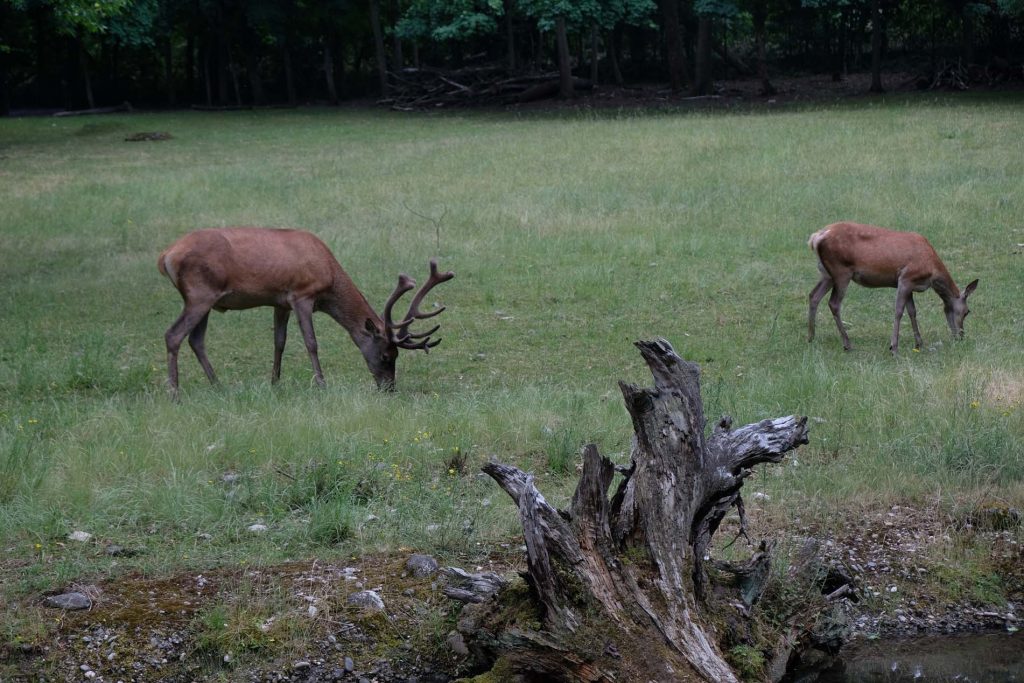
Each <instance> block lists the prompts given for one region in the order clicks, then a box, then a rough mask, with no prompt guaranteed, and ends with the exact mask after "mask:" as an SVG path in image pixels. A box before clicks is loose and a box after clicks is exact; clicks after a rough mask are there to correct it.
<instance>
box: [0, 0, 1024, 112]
mask: <svg viewBox="0 0 1024 683" xmlns="http://www.w3.org/2000/svg"><path fill="white" fill-rule="evenodd" d="M1022 53H1024V0H981V1H971V0H574V1H570V0H0V108H2V111H3V112H4V113H6V112H7V111H9V110H10V109H11V108H12V107H13V108H82V107H85V106H94V105H95V104H97V103H99V104H116V103H120V102H122V101H125V100H129V101H131V102H132V103H134V104H137V105H142V106H166V105H174V106H180V105H183V104H184V105H188V104H191V105H201V106H211V107H214V106H221V107H223V106H248V105H252V104H257V105H258V104H264V103H273V102H287V103H292V104H295V103H298V102H336V101H338V100H340V99H343V98H352V97H367V96H380V95H382V94H386V91H388V90H389V89H392V88H397V87H401V84H402V83H403V82H404V80H405V75H406V74H410V73H413V71H412V70H415V69H421V70H422V69H426V68H431V69H460V68H467V67H474V66H484V65H500V66H501V67H502V68H503V69H505V70H506V72H507V73H506V75H508V76H522V75H525V74H534V75H536V74H545V73H548V74H552V73H554V72H555V71H559V72H560V73H561V77H562V81H561V82H562V90H561V93H562V95H563V96H571V94H572V93H573V89H574V87H578V85H579V84H580V83H581V82H585V83H591V82H592V81H595V80H596V81H598V82H603V83H624V82H631V83H665V84H667V85H668V86H670V87H671V88H672V89H673V90H675V91H677V92H686V91H690V92H692V93H694V94H707V93H709V92H712V91H713V88H714V82H715V81H716V80H720V79H722V78H725V77H730V76H735V75H743V76H750V77H753V76H755V75H756V76H758V77H759V78H761V79H762V80H763V83H764V92H765V93H766V94H768V93H770V92H771V90H772V87H771V78H772V76H773V74H774V75H780V74H787V73H806V72H825V73H831V74H832V75H833V76H834V77H835V78H842V77H843V76H844V75H845V74H846V73H847V72H848V71H854V70H859V71H867V70H868V69H871V68H874V69H875V71H876V72H880V71H882V70H886V69H889V70H895V69H899V70H901V71H913V72H915V73H919V74H921V75H922V78H925V79H927V78H936V77H938V75H939V74H941V73H943V70H944V69H945V70H949V69H953V70H955V71H956V73H958V74H960V79H961V80H960V83H961V85H963V84H965V83H966V82H967V79H969V78H970V77H971V76H972V74H973V75H975V76H977V74H978V73H983V74H984V77H985V78H987V79H989V80H996V79H1000V78H1006V79H1010V78H1015V79H1022V78H1024V74H1022V72H1021V67H1020V62H1021V60H1022Z"/></svg>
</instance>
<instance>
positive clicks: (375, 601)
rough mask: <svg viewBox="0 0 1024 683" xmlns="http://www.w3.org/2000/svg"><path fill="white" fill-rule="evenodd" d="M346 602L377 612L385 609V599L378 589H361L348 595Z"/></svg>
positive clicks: (365, 610)
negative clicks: (378, 592)
mask: <svg viewBox="0 0 1024 683" xmlns="http://www.w3.org/2000/svg"><path fill="white" fill-rule="evenodd" d="M345 604H347V605H349V606H351V607H358V608H359V609H361V610H363V611H364V612H369V613H371V614H372V613H376V612H383V611H384V601H383V600H382V599H381V597H380V596H379V595H378V594H377V592H376V591H359V592H358V593H353V594H352V595H350V596H348V598H347V599H346V600H345Z"/></svg>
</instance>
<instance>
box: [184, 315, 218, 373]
mask: <svg viewBox="0 0 1024 683" xmlns="http://www.w3.org/2000/svg"><path fill="white" fill-rule="evenodd" d="M209 320H210V312H209V311H207V312H206V315H204V316H203V317H202V318H200V319H199V322H198V323H196V326H195V327H193V328H192V331H191V332H189V333H188V345H189V346H191V347H192V352H193V353H195V354H196V358H198V359H199V365H201V366H202V367H203V372H205V373H206V378H207V379H208V380H210V384H216V383H217V376H216V375H215V374H213V366H212V365H210V359H209V358H207V357H206V323H207V322H209Z"/></svg>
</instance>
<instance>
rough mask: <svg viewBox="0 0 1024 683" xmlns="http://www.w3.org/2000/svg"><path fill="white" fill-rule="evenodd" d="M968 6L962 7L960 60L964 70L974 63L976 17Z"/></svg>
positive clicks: (965, 4) (964, 4)
mask: <svg viewBox="0 0 1024 683" xmlns="http://www.w3.org/2000/svg"><path fill="white" fill-rule="evenodd" d="M968 4H969V3H966V2H965V3H963V5H961V7H960V60H961V62H962V63H963V66H964V68H966V67H967V66H968V65H969V64H973V63H974V17H973V16H971V10H970V9H969V8H968Z"/></svg>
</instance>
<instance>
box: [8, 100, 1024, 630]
mask: <svg viewBox="0 0 1024 683" xmlns="http://www.w3.org/2000/svg"><path fill="white" fill-rule="evenodd" d="M1021 104H1022V102H1021V98H1020V97H1019V96H1016V95H1014V96H1005V97H992V98H977V97H955V98H953V97H950V98H938V99H934V100H923V99H914V100H902V99H899V98H893V99H888V100H872V101H869V102H866V103H860V104H857V105H844V106H831V107H811V108H806V109H799V110H798V109H793V110H784V111H781V112H773V113H766V112H757V111H753V112H740V113H702V114H693V113H690V114H687V113H671V112H660V113H657V114H649V115H643V114H632V113H622V112H617V113H606V114H605V113H602V114H593V113H580V114H563V115H557V116H545V115H530V116H516V115H513V114H508V115H505V114H469V113H467V114H447V115H439V116H427V115H414V116H410V115H399V114H392V113H387V112H377V111H373V112H360V111H345V110H297V111H261V112H239V113H225V114H209V113H174V114H137V115H119V116H110V117H105V118H102V119H100V118H96V119H18V120H3V121H0V206H2V207H3V210H2V211H0V292H2V293H3V323H4V324H3V325H2V326H0V548H3V550H4V552H5V555H6V557H7V558H8V560H9V561H11V562H14V563H15V564H16V566H17V567H18V570H17V571H16V572H15V571H12V572H11V573H10V576H9V577H5V579H6V578H11V579H12V580H11V581H7V580H5V581H3V583H5V584H6V585H8V586H12V588H11V589H10V590H12V591H20V592H25V591H38V590H43V589H46V588H52V587H54V586H55V585H59V584H60V582H61V581H62V580H71V579H74V578H75V577H76V576H78V575H81V574H90V573H94V574H104V573H109V572H114V571H120V570H122V569H123V568H124V567H125V566H131V567H135V568H138V569H140V570H142V571H146V572H158V573H159V572H165V571H173V570H174V569H176V568H185V567H189V568H191V567H205V566H212V565H219V564H232V563H237V562H242V561H259V562H260V563H263V564H266V563H272V562H274V561H278V560H280V561H284V560H286V559H296V558H304V557H312V556H318V555H324V556H337V555H338V554H339V553H359V552H368V551H391V550H395V549H396V548H399V547H412V548H417V549H421V550H425V551H429V552H435V553H440V554H454V555H474V554H475V555H481V556H482V555H483V554H486V553H487V552H488V551H489V549H492V548H495V547H496V546H497V544H499V543H502V542H508V541H509V540H510V539H514V538H515V535H516V533H517V530H518V526H517V524H516V521H515V518H514V510H513V508H512V506H511V505H510V504H509V502H508V500H507V498H506V497H505V496H504V494H503V493H501V491H500V490H499V489H498V488H497V486H495V485H494V484H493V483H491V482H490V481H489V480H486V479H485V478H483V477H482V475H480V474H479V465H480V464H482V463H484V462H486V460H487V459H488V458H490V457H497V458H499V459H501V460H504V461H510V462H513V463H515V464H517V465H519V466H521V467H524V468H527V469H532V470H534V471H535V472H537V474H538V477H539V479H540V487H541V489H542V490H543V491H544V492H545V494H546V495H548V496H549V497H550V498H551V499H552V500H554V501H555V502H561V501H564V500H565V498H566V496H567V495H569V493H570V492H571V490H572V487H573V485H574V483H575V479H576V475H575V466H576V463H577V462H578V449H579V447H580V446H581V445H582V444H584V443H586V442H590V441H593V442H596V443H597V444H598V445H599V447H600V449H601V451H602V452H603V453H605V454H611V455H612V456H613V457H614V458H615V459H616V460H617V461H620V462H621V461H624V460H625V459H627V458H628V448H629V439H630V436H631V427H630V422H629V418H628V416H627V414H626V412H625V410H624V409H623V407H622V404H621V399H620V397H619V392H618V388H617V385H616V382H617V381H618V380H620V379H625V380H628V381H632V382H640V383H648V381H649V375H648V373H647V372H646V369H645V368H644V366H643V363H642V361H641V360H640V358H639V355H638V354H637V353H636V351H635V349H634V348H633V347H632V344H631V343H632V341H634V340H636V339H638V338H648V337H652V336H655V335H657V336H664V337H666V338H668V339H669V340H670V341H671V342H673V344H674V345H675V346H676V348H677V350H678V351H679V352H680V353H681V354H682V355H683V356H685V357H687V358H689V359H692V360H695V361H697V362H699V363H700V364H701V365H702V367H703V372H704V376H703V382H704V394H705V400H706V402H707V413H708V415H709V416H710V417H711V418H714V417H715V416H717V415H718V414H719V413H721V412H728V413H730V414H732V415H733V416H734V417H735V420H736V422H737V424H743V423H746V422H752V421H756V420H760V419H763V418H766V417H774V416H779V415H784V414H790V413H800V414H806V415H810V416H811V417H812V418H814V422H813V423H812V431H811V443H810V445H808V446H806V447H803V448H802V449H800V450H799V451H798V452H797V453H796V454H795V456H794V458H793V459H791V461H790V462H789V463H787V464H784V465H782V466H778V467H775V468H773V469H770V470H767V473H766V474H765V475H760V476H759V477H758V478H756V479H755V480H754V484H756V485H757V486H759V487H760V490H765V491H766V492H768V493H769V494H770V496H771V503H770V505H771V506H772V507H773V508H774V509H775V511H776V513H777V514H780V515H785V514H788V513H787V512H786V511H787V510H797V511H799V512H800V513H803V514H806V513H807V512H808V511H809V510H810V511H814V510H820V511H822V515H823V517H824V516H826V515H842V514H844V512H845V511H852V510H856V509H860V508H861V506H864V505H868V506H883V505H888V504H891V503H893V502H901V503H907V504H914V503H915V502H921V501H923V500H935V499H939V500H941V501H945V502H947V503H949V504H953V503H954V502H955V501H962V500H972V499H976V498H981V497H986V496H987V497H993V496H995V497H999V498H1001V499H1003V500H1007V501H1009V502H1010V504H1015V505H1020V504H1021V503H1022V502H1024V486H1022V484H1021V482H1022V480H1024V457H1022V456H1024V446H1022V444H1024V419H1022V418H1024V406H1022V400H1024V344H1022V339H1024V337H1022V330H1024V313H1022V308H1021V301H1022V300H1024V278H1022V276H1021V272H1022V271H1021V267H1022V259H1024V256H1022V255H1021V251H1022V250H1021V248H1020V247H1018V246H1016V245H1017V244H1019V243H1022V242H1024V223H1022V220H1021V217H1022V216H1024V125H1022V123H1021V117H1020V112H1021ZM146 130H166V131H168V132H170V133H171V134H172V135H173V136H174V139H172V140H170V141H167V142H160V143H126V142H123V138H124V137H125V136H126V135H127V134H130V133H133V132H138V131H146ZM841 219H850V220H858V221H863V222H870V223H875V224H879V225H885V226H889V227H892V228H897V229H913V230H919V231H921V232H923V233H925V234H926V235H927V236H928V237H929V239H930V240H931V241H932V243H933V244H934V245H935V247H936V248H937V250H938V251H939V253H940V255H941V256H942V257H943V259H944V260H945V262H946V264H947V266H948V267H949V268H950V270H951V272H952V273H953V275H954V277H955V278H956V279H957V281H958V282H959V283H961V284H964V283H966V282H967V281H969V280H970V279H973V278H975V277H979V278H980V279H981V284H980V286H979V288H978V291H977V293H976V294H975V295H974V297H973V299H972V302H971V303H972V309H973V313H972V315H971V316H970V318H969V319H968V321H967V338H966V340H965V341H963V342H962V343H958V344H953V343H952V342H951V341H950V339H949V335H948V330H947V328H946V324H945V321H944V318H943V317H942V309H941V304H940V302H939V301H938V298H937V297H935V296H934V295H933V294H932V293H930V292H929V293H926V294H924V295H920V296H919V297H918V301H919V304H918V309H919V311H920V320H921V327H922V333H923V335H924V337H925V343H926V347H925V349H924V350H923V351H922V352H921V353H913V352H911V351H910V346H911V343H912V342H909V341H907V340H908V339H911V340H912V337H911V336H910V332H909V326H907V329H906V330H905V336H904V341H905V345H904V352H903V353H902V354H901V356H900V357H899V358H896V359H894V358H892V357H891V356H890V355H889V353H888V352H887V344H888V338H889V333H890V330H891V324H892V313H891V311H892V304H893V297H894V294H895V292H894V291H893V290H874V291H871V290H865V289H862V288H851V290H850V291H849V294H848V296H847V300H846V304H845V306H844V314H845V316H846V318H847V320H848V321H849V323H850V333H851V338H852V341H853V344H854V351H852V352H851V353H844V352H843V351H842V348H841V345H840V342H839V338H838V335H837V334H836V332H835V329H834V327H833V326H832V323H831V320H830V319H829V318H830V316H829V315H828V311H827V308H826V307H824V306H823V307H822V309H821V310H820V311H819V318H818V338H817V340H816V341H815V342H814V343H813V344H810V345H808V344H807V342H806V338H805V335H806V315H807V310H806V309H807V295H808V292H809V291H810V289H811V287H812V286H813V285H814V284H815V282H816V280H817V270H816V267H815V261H814V258H813V256H812V254H811V253H810V252H809V250H808V248H807V245H806V241H807V237H808V236H809V235H810V233H811V232H813V231H815V230H817V229H819V228H821V227H822V226H824V225H825V224H827V223H830V222H833V221H836V220H841ZM221 225H266V226H299V227H305V228H308V229H310V230H313V231H314V232H316V233H317V234H318V235H320V236H321V237H322V238H323V239H324V240H325V241H326V242H327V244H328V245H329V246H330V247H331V248H332V249H333V250H334V252H335V254H336V256H337V257H338V259H339V261H340V262H341V263H342V265H343V266H345V268H346V269H347V271H348V272H349V274H350V275H351V276H352V278H353V279H354V280H355V282H356V283H357V284H358V285H359V286H360V288H361V289H362V291H363V292H364V293H365V294H366V295H367V297H368V298H369V299H370V301H371V303H373V304H374V305H375V306H377V307H378V310H379V307H380V306H381V305H382V303H383V300H384V299H385V298H386V296H387V295H388V293H390V291H391V289H392V288H393V286H394V284H395V281H396V278H397V274H398V273H399V272H400V271H405V272H408V273H410V274H411V275H413V276H414V277H416V278H417V279H420V280H422V279H423V278H424V277H425V275H426V264H427V259H428V258H429V257H431V256H437V257H439V258H440V263H441V266H442V267H443V268H450V269H453V270H455V271H456V273H457V278H456V279H455V280H454V281H453V282H451V283H449V284H446V285H444V286H442V287H439V288H438V289H437V290H435V293H434V294H432V295H431V299H436V300H438V301H443V303H444V304H446V305H447V306H448V308H449V310H448V311H447V312H446V313H445V314H444V315H443V316H442V318H441V320H440V322H441V323H442V331H441V336H443V337H444V343H443V344H442V345H441V346H440V347H439V348H438V349H436V351H435V352H432V353H431V354H430V355H429V356H427V355H424V354H417V353H412V352H405V353H403V355H402V357H401V358H400V359H399V377H398V389H399V390H398V392H397V393H396V394H394V395H387V396H385V395H381V394H379V393H377V392H376V391H375V390H374V389H373V382H372V379H371V378H370V375H369V373H368V372H367V371H366V368H365V365H364V363H363V360H362V358H361V357H360V356H359V354H358V352H357V350H356V349H355V347H354V346H353V345H352V344H351V342H350V341H349V339H348V337H347V335H346V334H345V333H344V332H343V331H342V330H340V329H339V328H338V327H337V326H335V325H334V324H333V323H332V322H331V321H330V320H329V319H328V318H326V317H323V316H318V319H317V332H318V337H319V340H320V347H321V360H322V362H323V364H324V371H325V374H326V378H327V381H328V387H327V388H326V389H325V390H322V391H317V390H316V389H314V388H313V387H312V386H311V375H312V373H311V370H310V368H309V364H308V361H307V359H306V354H305V351H304V349H303V348H302V344H301V341H300V336H299V335H298V332H297V329H295V328H294V327H293V329H292V332H291V337H290V340H289V346H288V349H287V351H286V356H285V367H284V371H283V380H282V383H281V385H280V386H278V387H274V388H272V387H271V386H270V383H269V374H270V366H271V360H272V334H271V318H272V316H271V312H270V311H269V310H266V309H257V310H254V311H248V312H242V313H238V312H234V313H230V314H227V315H224V316H220V315H215V316H214V318H213V320H212V321H211V324H210V331H209V334H208V336H207V348H208V350H209V353H210V357H211V360H212V362H213V365H214V367H215V369H216V370H217V371H218V373H219V375H220V378H221V380H222V382H223V383H224V385H223V386H222V387H221V388H219V389H217V388H211V387H210V386H208V385H207V383H206V380H205V378H204V377H203V375H202V372H201V370H200V369H199V367H198V364H197V363H196V362H195V359H194V358H193V357H192V355H191V353H190V352H189V351H188V350H187V349H183V351H182V354H181V367H182V386H183V396H182V400H181V402H180V403H177V404H175V403H172V402H170V401H169V400H168V397H167V394H166V391H165V385H164V382H165V373H166V367H165V351H164V346H163V333H164V331H165V330H166V328H167V327H168V325H170V323H171V322H172V321H173V320H174V318H175V317H176V316H177V315H178V313H179V311H180V299H179V297H178V294H177V292H175V291H174V289H173V287H172V286H171V285H170V284H169V283H168V282H167V281H166V280H165V279H164V278H162V277H160V275H159V274H158V273H157V270H156V256H157V254H158V253H159V252H160V251H161V249H163V248H164V247H165V246H166V245H168V244H169V243H170V242H171V241H173V240H174V239H175V238H177V237H178V236H180V235H181V234H183V233H185V232H187V231H188V230H191V229H194V228H197V227H204V226H221ZM463 463H464V466H463ZM226 473H232V474H237V475H239V478H238V479H237V481H234V482H231V483H226V482H225V481H224V480H223V479H222V476H223V475H224V474H226ZM256 522H260V523H264V524H266V525H267V526H268V527H269V531H268V532H267V533H266V534H262V535H258V536H257V535H254V534H251V533H249V532H247V531H246V528H247V526H248V525H250V524H253V523H256ZM76 529H83V530H87V531H89V532H91V533H93V534H94V535H95V537H96V539H97V540H99V541H100V542H105V541H111V542H117V543H119V544H122V545H127V546H132V547H135V548H137V549H139V550H143V551H144V552H142V553H141V554H139V555H137V556H136V557H133V558H131V559H130V560H119V561H118V562H114V561H112V560H111V559H110V558H107V557H105V556H104V555H103V553H102V552H98V550H97V549H96V548H95V547H94V546H86V547H80V546H75V545H74V544H69V543H68V542H66V541H65V540H64V538H65V536H66V534H67V533H68V532H70V531H72V530H76ZM203 534H209V537H207V536H204V535H203ZM37 544H38V545H39V546H40V547H39V548H37V547H36V545H37ZM211 614H212V613H211ZM215 616H216V615H215ZM212 618H213V617H211V619H212ZM211 623H213V622H211ZM214 631H215V629H214ZM211 638H212V639H213V642H216V641H217V639H218V638H219V636H218V635H217V634H216V632H214V633H213V635H212V636H211Z"/></svg>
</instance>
